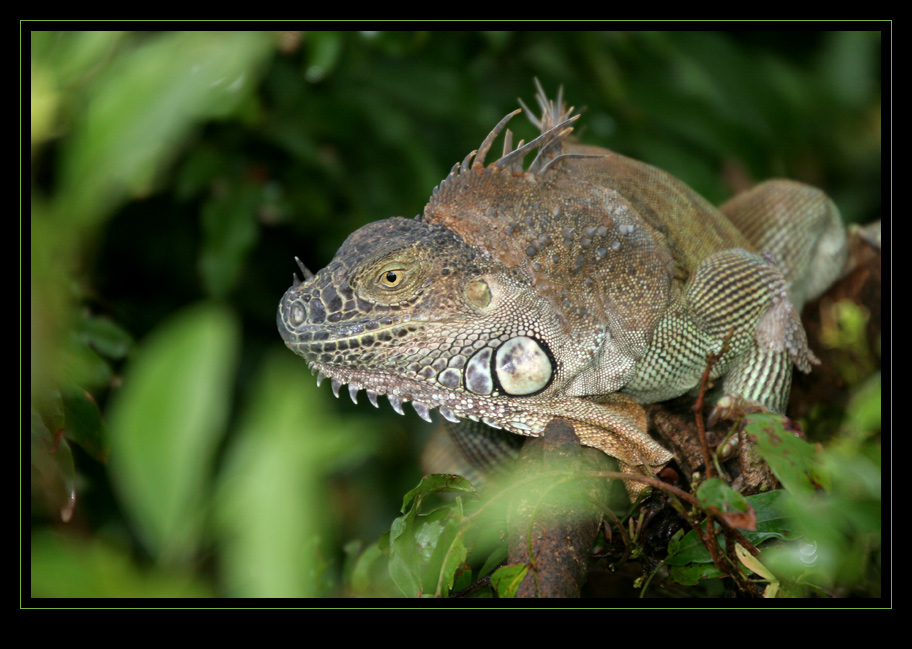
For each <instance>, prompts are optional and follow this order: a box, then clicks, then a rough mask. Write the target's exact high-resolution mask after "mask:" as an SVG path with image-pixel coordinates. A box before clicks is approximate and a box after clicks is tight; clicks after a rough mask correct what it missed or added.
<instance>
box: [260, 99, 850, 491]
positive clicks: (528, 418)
mask: <svg viewBox="0 0 912 649" xmlns="http://www.w3.org/2000/svg"><path fill="white" fill-rule="evenodd" d="M538 99H539V104H540V106H541V108H542V117H541V119H540V121H539V120H534V119H533V121H534V122H535V123H536V124H537V125H539V126H540V128H541V132H542V135H541V136H540V137H539V138H537V139H536V140H534V141H533V142H530V143H528V144H526V145H522V143H520V145H519V146H518V147H517V148H516V149H515V150H513V148H512V137H511V134H510V132H509V131H506V135H505V140H506V141H505V144H504V155H503V157H501V158H500V159H499V160H497V161H496V162H494V163H492V164H489V165H485V163H484V161H485V158H486V156H487V153H488V150H489V149H490V147H491V144H492V142H493V141H494V139H495V138H496V137H497V136H498V135H499V134H500V133H501V131H502V130H503V128H504V125H505V124H506V122H507V120H508V119H509V118H511V117H512V116H513V115H515V113H513V114H511V115H508V116H507V117H506V118H504V120H503V121H502V122H501V123H500V124H499V125H498V126H497V127H496V128H495V129H494V131H492V133H491V134H490V135H489V136H488V137H487V138H486V139H485V141H484V142H483V143H482V146H481V147H480V148H479V151H478V152H477V154H476V153H475V152H473V153H472V154H470V155H469V156H468V157H467V158H466V159H465V161H464V162H463V163H462V164H461V165H456V166H455V167H454V168H453V171H452V172H451V173H450V174H449V176H447V178H446V179H444V181H443V182H442V183H441V184H440V185H439V186H438V187H437V188H436V189H435V190H434V195H433V196H432V197H431V199H430V201H429V202H428V204H427V206H426V207H425V210H424V214H423V215H420V216H418V217H416V218H415V219H404V218H398V217H394V218H390V219H386V220H383V221H378V222H374V223H370V224H368V225H366V226H364V227H363V228H361V229H360V230H358V231H356V232H355V233H353V234H352V235H351V236H349V237H348V239H347V240H346V241H345V242H344V243H343V244H342V247H341V248H340V249H339V251H338V253H337V254H336V257H335V259H333V261H332V262H331V263H330V264H329V266H327V267H326V268H325V269H323V270H321V271H320V272H319V273H317V274H316V275H315V276H314V275H312V274H311V273H310V272H309V271H307V270H306V268H304V267H303V265H302V270H303V271H304V275H305V281H303V282H301V281H300V280H298V279H297V278H295V282H294V285H293V286H292V287H291V288H290V289H289V290H288V291H287V292H286V293H285V296H284V297H283V298H282V301H281V303H280V305H279V312H278V327H279V331H280V333H281V335H282V337H283V339H284V340H285V343H286V345H287V346H288V347H289V348H290V349H291V350H292V351H294V352H295V353H296V354H299V355H300V356H302V357H304V358H305V359H306V360H307V362H308V364H309V365H310V367H311V368H312V369H313V370H315V371H319V373H320V379H322V378H323V377H326V376H328V377H330V378H331V379H332V383H333V391H334V392H335V393H336V394H337V395H338V391H339V389H340V387H341V386H342V385H343V384H348V385H349V391H350V393H351V396H352V398H353V399H354V398H355V395H356V394H357V392H358V391H359V390H362V389H363V390H367V394H368V397H369V399H370V400H371V402H372V403H374V404H375V405H376V399H377V395H388V398H389V400H390V403H391V405H392V406H393V407H394V408H395V409H396V410H397V411H398V412H401V411H402V407H401V404H402V403H403V402H406V401H410V402H412V404H413V406H414V408H415V410H416V411H417V412H418V414H419V415H421V416H422V417H424V418H426V419H429V416H428V411H429V410H430V409H433V408H437V409H439V411H440V412H441V414H442V415H443V416H444V417H445V418H446V419H447V420H449V421H450V422H453V423H451V424H448V430H449V434H450V437H451V439H450V448H451V450H452V452H453V453H454V454H459V455H461V456H462V458H463V459H464V460H465V461H467V462H468V463H469V464H470V465H472V466H474V467H476V468H477V469H479V470H480V471H484V470H487V469H488V468H490V467H491V466H494V465H496V464H497V462H498V461H499V459H500V458H501V457H503V456H504V455H509V454H511V453H512V452H513V451H514V450H515V447H516V444H515V442H514V438H513V437H512V435H506V436H505V435H504V433H502V432H500V431H501V430H505V431H508V432H509V433H512V434H517V435H533V436H537V435H540V434H541V433H542V431H543V430H544V427H545V425H546V424H547V423H548V422H549V421H550V420H551V419H552V418H554V417H563V418H565V419H567V420H569V421H571V422H572V423H573V425H574V428H575V430H576V433H577V435H578V436H579V438H580V440H581V442H582V443H583V444H586V445H588V446H593V447H595V448H598V449H601V450H602V451H604V452H605V453H607V454H608V455H611V456H613V457H615V458H617V459H618V460H619V462H620V463H621V467H622V469H626V470H633V471H639V472H641V473H644V474H650V473H651V472H652V471H655V470H656V469H658V468H660V467H661V466H663V465H664V464H665V463H667V462H668V461H669V460H670V459H671V457H672V456H671V454H670V453H669V452H668V451H666V450H665V449H664V448H662V447H661V446H660V445H659V444H657V443H656V442H655V441H653V440H652V438H650V437H649V435H648V434H647V433H646V428H647V427H646V420H645V415H644V413H643V409H642V407H641V406H640V405H639V404H641V403H652V402H656V401H662V400H666V399H670V398H672V397H676V396H679V395H681V394H684V393H686V392H688V391H690V390H692V389H694V388H695V387H696V386H698V384H699V381H700V377H701V374H702V372H703V369H704V367H705V365H706V357H707V355H708V354H709V353H710V352H718V351H719V350H720V349H721V347H722V343H723V341H724V339H725V337H726V335H728V334H729V333H731V340H730V343H729V347H728V351H727V352H726V354H724V355H723V356H722V358H721V359H720V361H719V362H718V363H717V364H716V365H715V367H714V370H713V377H714V378H718V377H722V387H723V393H724V396H723V397H722V399H720V401H719V405H718V407H717V410H718V411H719V412H721V413H722V414H725V413H726V412H728V411H730V410H731V409H733V408H735V407H738V406H740V405H743V404H744V403H750V404H752V405H759V406H761V407H763V408H766V409H769V410H773V411H778V412H782V411H783V409H784V407H785V404H786V401H787V398H788V393H789V388H790V384H791V373H792V366H793V365H794V366H797V367H798V368H799V369H801V370H802V371H809V370H810V367H811V363H813V362H814V361H815V360H816V359H815V358H814V356H813V354H812V353H811V352H810V350H809V349H808V348H807V343H806V339H805V334H804V329H803V328H802V325H801V322H800V319H799V318H798V315H797V312H796V309H797V310H800V308H801V306H802V305H803V304H804V302H806V301H807V300H810V299H813V298H814V297H815V296H816V295H818V294H819V293H821V292H822V291H823V290H824V289H825V288H826V287H827V286H828V285H829V284H830V283H831V282H832V281H833V280H835V279H836V277H837V276H838V274H839V272H840V270H841V268H842V265H843V260H844V256H845V252H844V251H845V236H844V232H843V227H842V223H841V220H840V218H839V213H838V211H837V209H836V208H835V206H834V205H833V203H832V202H831V201H830V200H829V199H828V198H827V197H826V196H825V195H824V194H823V193H822V192H820V191H818V190H816V189H813V188H810V187H807V186H805V185H801V184H799V183H795V182H791V181H770V182H767V183H764V184H762V185H759V186H758V187H756V188H754V189H753V190H751V191H750V192H747V193H746V194H744V195H740V196H737V197H735V198H734V199H733V200H731V201H730V202H729V203H727V204H726V205H723V206H722V207H721V208H716V207H713V206H712V205H710V204H709V203H708V202H707V201H706V200H704V199H703V198H702V197H700V196H699V195H697V194H696V193H695V192H694V191H693V190H691V189H690V188H689V187H687V186H686V185H684V184H683V183H682V182H680V181H679V180H677V179H675V178H674V177H672V176H671V175H669V174H667V173H665V172H664V171H661V170H660V169H657V168H655V167H652V166H650V165H647V164H644V163H642V162H638V161H635V160H632V159H630V158H626V157H624V156H621V155H618V154H616V153H612V152H610V151H607V150H605V149H600V148H595V147H589V146H582V145H579V144H576V143H574V142H572V141H571V140H570V139H569V138H568V136H569V134H570V131H571V130H572V129H571V128H570V127H569V123H570V122H571V121H572V120H573V119H575V118H570V119H568V118H569V117H570V115H571V111H564V110H563V108H562V106H561V103H560V97H558V101H557V102H549V101H547V99H546V98H545V97H544V95H543V94H540V95H539V98H538ZM571 110H572V109H571ZM516 112H519V111H516ZM530 152H536V157H535V159H534V160H533V162H532V163H531V164H529V165H528V166H527V167H525V168H524V167H523V162H524V158H525V157H526V155H527V154H528V153H530ZM318 380H319V379H318ZM628 487H630V488H632V489H633V490H634V491H635V490H636V488H635V487H633V485H632V484H628Z"/></svg>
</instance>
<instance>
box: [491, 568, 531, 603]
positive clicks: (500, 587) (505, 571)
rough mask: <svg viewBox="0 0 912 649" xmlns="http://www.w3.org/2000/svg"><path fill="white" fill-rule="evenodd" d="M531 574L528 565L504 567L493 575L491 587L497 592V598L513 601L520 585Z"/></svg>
mask: <svg viewBox="0 0 912 649" xmlns="http://www.w3.org/2000/svg"><path fill="white" fill-rule="evenodd" d="M528 573H529V566H528V565H527V564H524V563H523V564H516V565H512V566H503V567H502V568H498V569H497V570H495V571H494V574H492V575H491V585H492V586H494V590H495V591H497V596H498V597H501V598H505V599H511V598H513V597H515V596H516V591H517V590H519V586H520V584H522V581H523V579H525V578H526V575H527V574H528Z"/></svg>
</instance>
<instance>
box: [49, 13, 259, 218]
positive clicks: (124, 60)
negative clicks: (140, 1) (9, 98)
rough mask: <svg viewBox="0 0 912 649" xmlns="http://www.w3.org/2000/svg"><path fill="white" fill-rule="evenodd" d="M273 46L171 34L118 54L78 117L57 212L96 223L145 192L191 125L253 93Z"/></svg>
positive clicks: (246, 36)
mask: <svg viewBox="0 0 912 649" xmlns="http://www.w3.org/2000/svg"><path fill="white" fill-rule="evenodd" d="M271 47H272V38H271V36H270V35H269V34H267V33H262V32H248V31H239V32H172V33H161V34H156V35H154V36H151V37H150V38H148V39H146V40H145V41H143V42H142V43H141V44H139V45H138V46H136V47H135V48H134V49H132V50H129V51H125V52H123V53H122V54H121V55H120V56H118V57H117V58H116V59H115V60H114V61H113V63H112V64H111V65H110V66H109V67H107V68H105V69H103V70H102V71H101V72H100V74H99V78H98V80H97V83H96V85H94V86H93V88H92V90H93V92H92V101H91V105H90V106H89V107H87V108H86V109H85V110H83V111H82V112H80V113H78V114H77V116H76V118H75V121H74V124H73V133H72V138H71V139H70V140H69V141H67V142H66V146H65V147H64V149H63V167H62V172H61V173H62V188H61V191H60V193H59V194H58V198H59V200H58V203H57V210H58V215H60V216H62V217H64V218H65V219H66V220H67V221H70V222H72V223H74V224H79V225H82V226H88V225H94V224H95V223H96V222H97V221H98V220H99V219H101V218H103V217H106V216H107V215H108V214H109V212H110V210H111V208H113V207H114V206H115V205H116V204H117V203H118V202H119V201H121V200H123V199H124V198H125V197H126V196H127V195H130V194H134V195H135V194H137V193H141V192H143V191H147V190H148V188H149V185H150V182H151V181H152V180H153V179H154V177H155V175H156V174H157V173H158V171H159V169H160V168H161V166H162V165H163V164H164V162H165V161H166V160H168V159H169V158H170V157H171V156H172V155H173V154H174V152H175V151H176V150H177V148H178V147H179V146H181V145H182V143H183V139H184V138H185V137H186V135H187V132H188V130H189V129H190V127H191V126H193V125H194V124H197V123H199V122H200V121H202V120H204V119H209V118H213V117H216V116H222V115H225V114H228V113H230V111H232V110H234V109H235V108H236V107H237V106H238V105H239V104H240V102H241V101H242V100H243V99H244V98H245V97H246V96H247V94H248V93H250V92H251V91H252V90H253V88H254V81H255V78H256V72H257V69H258V68H259V66H260V63H261V62H262V61H263V59H264V57H265V55H266V54H267V53H269V51H270V49H271Z"/></svg>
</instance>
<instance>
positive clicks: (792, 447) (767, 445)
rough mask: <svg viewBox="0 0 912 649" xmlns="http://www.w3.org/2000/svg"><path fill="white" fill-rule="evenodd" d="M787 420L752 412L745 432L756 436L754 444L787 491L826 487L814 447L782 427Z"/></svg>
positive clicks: (769, 414)
mask: <svg viewBox="0 0 912 649" xmlns="http://www.w3.org/2000/svg"><path fill="white" fill-rule="evenodd" d="M786 421H787V420H786V419H785V418H784V417H782V416H781V415H777V414H774V413H752V414H749V415H747V417H746V418H745V426H744V432H745V433H746V434H747V435H749V436H750V437H751V439H753V440H756V444H757V448H758V449H759V451H760V453H761V454H762V455H763V458H764V459H765V460H766V461H767V463H768V464H769V465H770V468H771V469H772V470H773V473H775V474H776V477H777V478H779V481H780V482H781V483H782V486H784V487H785V488H786V489H787V490H788V491H791V492H794V493H798V492H803V493H813V492H814V490H816V489H818V488H824V489H827V488H829V485H830V479H829V476H828V475H827V474H826V473H824V472H823V470H822V467H821V464H820V460H819V457H818V453H817V451H816V449H815V448H814V447H813V446H812V445H811V444H808V443H807V442H806V441H805V440H803V439H801V438H800V437H799V436H798V435H797V434H796V433H795V432H793V431H791V430H787V429H786V428H785V422H786Z"/></svg>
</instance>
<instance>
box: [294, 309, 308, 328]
mask: <svg viewBox="0 0 912 649" xmlns="http://www.w3.org/2000/svg"><path fill="white" fill-rule="evenodd" d="M306 318H307V311H306V310H305V309H304V306H303V305H301V304H294V305H292V307H291V324H293V325H299V324H301V323H303V322H304V320H305V319H306Z"/></svg>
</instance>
